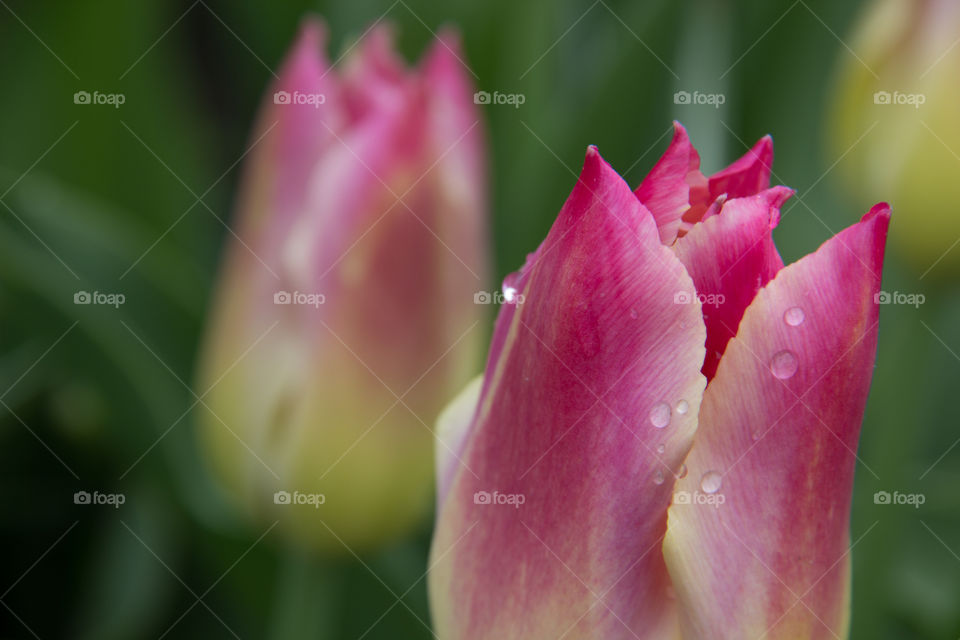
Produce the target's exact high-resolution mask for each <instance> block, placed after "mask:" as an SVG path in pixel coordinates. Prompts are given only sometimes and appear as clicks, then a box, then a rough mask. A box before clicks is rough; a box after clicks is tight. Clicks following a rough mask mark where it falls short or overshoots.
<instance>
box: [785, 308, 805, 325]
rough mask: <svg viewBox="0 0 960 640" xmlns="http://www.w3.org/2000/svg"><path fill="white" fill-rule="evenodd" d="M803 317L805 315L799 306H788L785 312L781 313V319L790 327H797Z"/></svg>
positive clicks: (801, 322)
mask: <svg viewBox="0 0 960 640" xmlns="http://www.w3.org/2000/svg"><path fill="white" fill-rule="evenodd" d="M804 318H806V315H804V313H803V309H801V308H800V307H790V308H789V309H787V311H786V313H784V314H783V321H784V322H786V323H787V324H788V325H790V326H791V327H797V326H800V325H801V324H803V320H804Z"/></svg>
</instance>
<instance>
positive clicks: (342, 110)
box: [198, 20, 487, 552]
mask: <svg viewBox="0 0 960 640" xmlns="http://www.w3.org/2000/svg"><path fill="white" fill-rule="evenodd" d="M324 41H325V32H324V29H323V27H322V25H320V24H319V23H318V22H316V21H313V20H310V21H307V22H306V23H305V25H304V26H303V29H302V32H301V33H300V35H299V38H298V40H297V42H296V43H295V44H294V46H293V48H292V51H291V52H290V54H289V56H288V57H287V59H286V61H285V62H284V64H283V66H282V68H281V69H280V71H279V73H278V78H277V80H276V82H275V85H274V86H273V87H272V88H271V90H270V91H269V92H268V95H267V99H266V101H265V104H264V105H263V106H262V108H261V113H260V117H259V124H258V127H257V129H256V132H255V134H254V142H253V144H252V145H251V147H252V150H251V151H250V153H249V158H248V159H247V161H246V167H245V169H246V171H245V177H244V180H243V188H242V192H241V194H240V197H239V211H238V214H237V232H236V234H234V235H233V236H232V237H231V242H230V243H229V245H228V247H227V251H226V257H225V260H224V264H223V267H222V271H221V274H220V280H219V283H218V286H217V288H216V296H215V300H214V303H213V308H212V312H211V314H212V315H211V321H210V324H209V327H208V331H207V334H206V340H205V343H204V345H203V349H202V356H201V363H200V371H199V383H198V387H199V391H198V393H199V394H200V395H201V398H202V402H203V404H202V405H201V406H200V409H199V411H200V422H201V424H200V427H201V436H202V440H203V442H204V445H205V447H206V450H207V451H208V452H209V454H210V456H211V458H212V461H213V465H214V467H215V469H216V471H217V473H218V475H219V476H220V478H222V480H223V484H224V486H225V488H226V492H227V495H228V496H230V497H231V498H233V499H234V501H235V502H236V503H237V504H239V505H241V506H242V507H243V508H244V509H245V510H246V511H248V512H250V514H251V515H252V516H254V517H259V518H261V519H262V521H264V522H267V523H269V522H271V521H273V520H279V522H280V529H281V530H284V531H286V532H287V533H288V534H289V535H290V537H291V538H292V539H293V540H296V541H298V542H301V543H303V544H304V545H309V546H310V547H314V548H317V549H320V550H339V551H342V552H346V550H347V549H349V550H351V551H357V552H359V551H362V550H364V549H368V548H372V547H375V546H377V545H381V544H383V543H385V542H387V541H389V540H391V539H393V538H394V537H395V536H400V535H403V534H404V533H405V532H407V531H409V530H410V529H411V528H412V527H414V526H416V525H417V524H418V523H420V522H422V519H423V517H424V516H425V515H426V513H427V512H428V511H429V509H430V506H431V504H430V503H431V496H432V488H433V442H434V436H433V433H432V428H433V423H434V421H435V419H436V416H437V414H438V413H439V411H440V409H441V408H442V406H443V404H442V403H443V402H444V401H445V399H447V398H449V397H450V395H451V394H452V392H455V391H456V390H457V389H459V388H460V387H461V386H462V385H463V384H464V383H465V382H466V381H467V380H469V379H470V377H472V376H473V375H475V374H476V372H477V371H479V370H480V367H481V366H482V360H481V358H482V349H483V330H482V327H479V328H478V326H477V324H478V320H479V319H481V318H482V317H483V312H484V307H480V306H478V305H476V304H474V300H473V293H472V292H474V291H476V290H477V289H478V284H479V283H480V280H479V279H480V278H481V277H482V276H483V275H484V274H485V272H486V264H485V255H486V247H487V242H486V229H485V222H486V220H485V214H486V211H485V203H484V196H485V185H484V162H485V159H484V150H483V142H482V135H481V127H480V126H479V124H478V119H479V115H478V113H477V111H476V109H477V107H476V106H475V105H474V104H473V99H472V94H473V90H472V87H471V83H470V81H469V79H468V78H467V77H466V73H467V71H466V69H465V67H464V66H463V64H462V62H461V61H460V57H461V56H462V54H461V53H458V50H459V46H458V43H457V40H456V38H455V37H453V36H452V35H450V34H445V35H443V36H440V37H439V38H438V39H437V41H436V42H435V43H434V44H433V46H432V48H431V49H430V51H429V52H428V53H427V54H426V56H425V59H424V61H423V62H422V64H421V65H420V68H419V69H417V70H413V71H411V70H408V69H407V68H406V67H405V65H404V64H403V63H402V61H400V60H399V59H398V58H397V56H396V55H395V54H394V52H393V47H392V43H391V38H390V32H389V31H388V30H386V29H385V28H382V27H377V28H374V29H373V30H371V31H370V33H369V34H367V35H366V37H364V38H363V39H362V41H361V42H360V43H359V44H358V45H357V46H356V47H355V48H353V49H351V50H350V51H349V54H348V56H347V59H346V60H345V62H344V64H343V67H342V68H339V67H338V68H337V69H332V68H331V66H330V64H329V63H328V62H327V60H326V59H325V57H324V56H323V53H322V49H323V44H324ZM208 390H209V391H208Z"/></svg>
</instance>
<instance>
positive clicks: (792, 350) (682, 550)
mask: <svg viewBox="0 0 960 640" xmlns="http://www.w3.org/2000/svg"><path fill="white" fill-rule="evenodd" d="M724 215H726V214H725V213H722V214H721V215H720V216H719V217H720V218H723V216H724ZM889 218H890V210H889V207H887V206H886V205H877V206H876V207H874V208H873V209H872V210H871V211H870V212H869V213H868V214H867V215H865V216H864V217H863V219H862V220H861V221H860V222H859V223H858V224H855V225H853V226H852V227H850V228H848V229H846V230H844V231H842V232H841V233H839V234H838V235H837V236H835V237H834V238H832V239H830V240H828V241H827V242H826V243H824V245H823V246H821V247H820V249H819V250H818V251H816V252H815V253H814V254H812V255H810V256H807V257H805V258H803V259H801V260H800V261H799V262H797V263H796V264H793V265H790V266H788V267H785V268H783V269H782V270H781V271H780V272H779V273H778V274H777V276H776V278H775V279H774V280H772V281H771V282H770V283H769V284H768V285H767V286H766V287H765V288H763V289H762V290H761V291H760V292H759V293H758V294H757V296H756V299H755V300H754V301H753V303H752V304H751V305H750V306H749V307H748V308H747V311H746V313H745V314H744V316H743V320H742V321H741V323H740V328H739V331H738V332H737V335H736V337H735V338H734V339H733V340H731V341H730V343H729V345H728V346H727V350H726V353H725V355H724V356H723V359H722V360H721V361H720V366H719V368H718V369H717V374H716V377H714V379H713V381H712V382H711V383H710V386H709V387H708V388H707V390H706V392H705V394H704V400H703V406H702V408H701V411H700V425H699V430H698V432H697V438H696V443H695V444H694V446H693V449H692V451H691V453H690V456H689V457H688V459H687V465H688V469H689V475H688V476H687V477H686V478H684V479H682V480H681V481H680V482H678V483H677V493H676V494H675V496H674V502H673V504H672V506H671V507H670V509H669V527H668V532H667V536H666V539H665V542H664V556H665V558H666V562H667V565H668V567H669V569H670V575H671V577H672V578H673V584H674V587H675V589H676V592H677V597H678V601H679V603H680V609H681V625H682V627H683V631H684V638H691V639H718V640H719V639H721V638H758V637H763V638H768V639H773V640H776V639H779V638H791V639H793V638H811V639H819V638H835V637H845V636H846V630H847V625H848V604H849V586H850V569H849V554H848V551H849V544H850V539H849V515H850V497H851V494H852V489H853V473H854V467H855V466H856V460H857V459H856V454H855V451H856V447H857V440H858V437H859V432H860V424H861V420H862V418H863V411H864V405H865V403H866V399H867V393H868V391H869V387H870V378H871V375H872V372H873V364H874V359H875V354H876V346H877V318H878V313H877V305H876V304H875V301H874V295H875V294H876V293H877V292H878V291H879V287H880V271H881V269H882V265H883V252H884V246H885V242H886V234H887V226H888V224H889ZM798 310H799V311H798Z"/></svg>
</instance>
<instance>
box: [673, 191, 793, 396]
mask: <svg viewBox="0 0 960 640" xmlns="http://www.w3.org/2000/svg"><path fill="white" fill-rule="evenodd" d="M791 195H793V190H792V189H788V188H786V187H775V188H773V189H768V190H767V191H764V192H763V193H760V194H758V195H755V196H753V197H750V198H734V199H732V200H726V201H725V202H724V203H723V205H722V208H721V209H720V213H719V214H718V215H709V214H708V215H706V216H704V220H703V221H701V222H699V223H698V224H695V225H693V227H691V229H690V231H689V232H688V233H687V234H686V235H684V236H682V237H681V238H679V239H677V241H676V243H675V244H674V245H673V247H672V248H673V250H674V251H675V252H676V254H677V257H678V258H680V261H681V262H682V263H683V266H685V267H686V268H687V271H688V272H689V273H690V277H691V278H693V284H694V285H695V286H696V288H697V295H698V296H699V298H700V303H701V305H703V316H704V322H705V323H706V325H707V355H706V359H705V360H704V363H703V375H705V376H707V380H711V379H712V378H713V375H714V373H715V372H716V370H717V365H718V364H719V363H720V357H721V356H722V355H723V351H724V349H725V348H726V346H727V341H728V340H730V338H732V337H733V336H734V334H735V333H736V330H737V326H738V325H739V324H740V318H742V317H743V312H744V311H745V310H746V308H747V306H748V305H749V304H750V302H751V301H753V298H754V296H755V295H756V294H757V291H758V290H759V289H760V288H761V287H763V286H764V285H766V284H767V282H769V281H770V280H771V279H772V278H773V277H774V276H775V275H776V274H777V272H778V271H779V270H780V268H781V267H783V261H782V260H781V259H780V254H779V253H778V252H777V247H776V246H775V245H774V244H773V237H772V236H771V235H770V232H771V230H772V229H773V228H774V227H775V226H776V225H777V222H779V220H780V206H781V205H782V204H783V202H784V201H785V200H786V199H787V198H789V197H790V196H791Z"/></svg>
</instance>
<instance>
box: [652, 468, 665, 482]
mask: <svg viewBox="0 0 960 640" xmlns="http://www.w3.org/2000/svg"><path fill="white" fill-rule="evenodd" d="M653 484H663V471H657V472H656V473H655V474H653Z"/></svg>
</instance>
